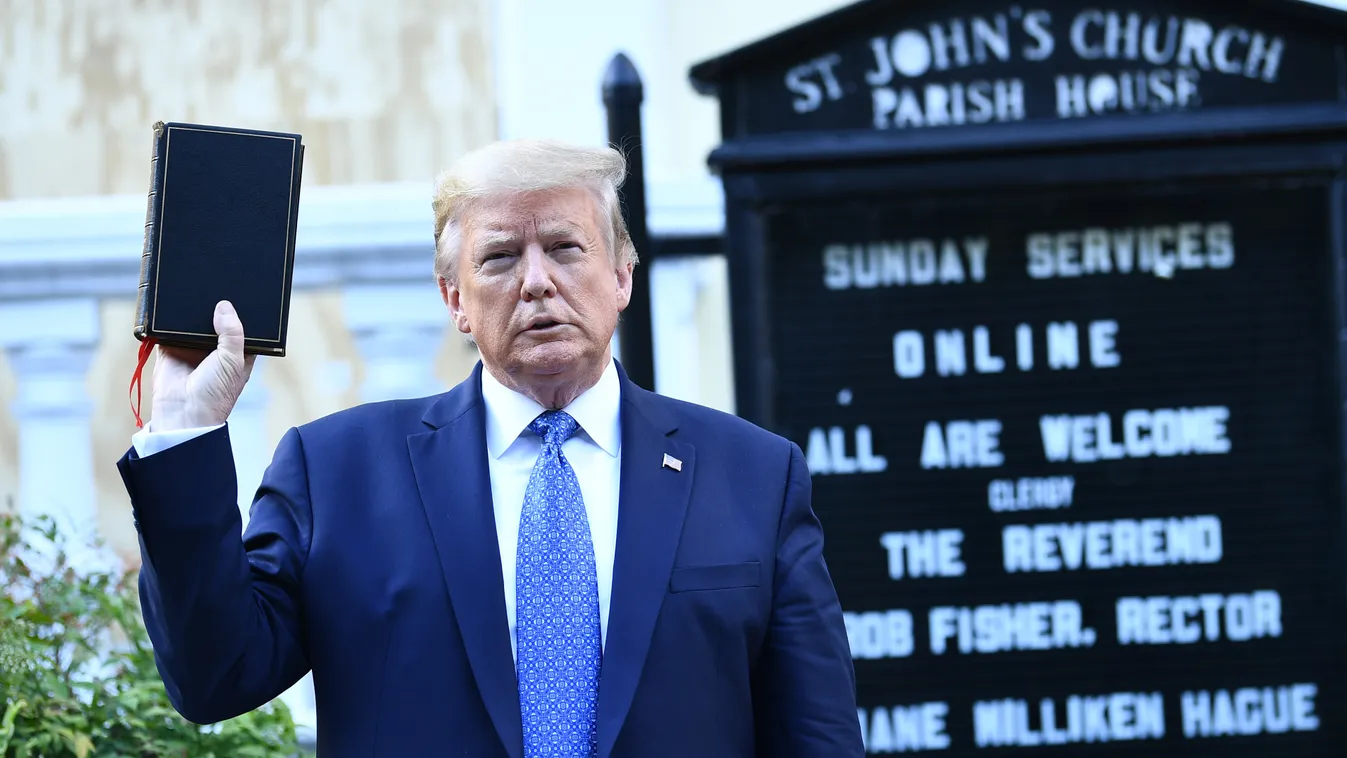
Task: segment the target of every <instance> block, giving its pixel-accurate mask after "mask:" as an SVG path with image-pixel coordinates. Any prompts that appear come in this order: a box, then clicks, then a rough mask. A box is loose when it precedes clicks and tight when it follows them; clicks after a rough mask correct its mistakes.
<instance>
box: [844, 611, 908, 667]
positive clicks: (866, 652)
mask: <svg viewBox="0 0 1347 758" xmlns="http://www.w3.org/2000/svg"><path fill="white" fill-rule="evenodd" d="M842 621H843V622H845V624H846V629H847V641H848V642H849V643H850V644H851V657H852V658H854V659H856V660H877V659H880V658H906V657H908V656H909V655H911V654H912V650H913V648H914V647H916V642H915V641H914V639H913V636H912V614H911V613H909V612H908V611H905V610H901V609H893V610H887V611H863V612H853V611H847V612H845V613H843V614H842Z"/></svg>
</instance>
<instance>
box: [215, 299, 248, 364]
mask: <svg viewBox="0 0 1347 758" xmlns="http://www.w3.org/2000/svg"><path fill="white" fill-rule="evenodd" d="M214 323H215V333H216V334H218V335H220V339H219V343H218V345H219V348H220V352H222V353H228V354H229V355H232V356H236V357H239V358H242V357H243V321H242V320H241V319H239V314H238V312H237V311H235V310H234V304H233V303H231V302H229V301H228V300H221V301H220V302H219V303H217V304H216V306H215V318H214Z"/></svg>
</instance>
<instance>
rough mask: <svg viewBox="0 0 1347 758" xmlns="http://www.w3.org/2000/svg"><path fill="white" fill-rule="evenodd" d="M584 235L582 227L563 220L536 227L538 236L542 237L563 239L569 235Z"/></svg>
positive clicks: (544, 223)
mask: <svg viewBox="0 0 1347 758" xmlns="http://www.w3.org/2000/svg"><path fill="white" fill-rule="evenodd" d="M584 233H585V230H584V228H583V227H582V226H580V225H579V224H577V223H574V222H572V221H566V220H564V219H558V220H555V221H544V222H542V223H541V224H539V225H538V234H540V235H541V236H543V237H565V236H569V235H583V234H584Z"/></svg>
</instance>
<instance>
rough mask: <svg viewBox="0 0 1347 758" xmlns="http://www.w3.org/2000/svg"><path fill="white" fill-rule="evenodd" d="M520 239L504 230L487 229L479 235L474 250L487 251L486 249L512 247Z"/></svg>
mask: <svg viewBox="0 0 1347 758" xmlns="http://www.w3.org/2000/svg"><path fill="white" fill-rule="evenodd" d="M516 239H518V238H517V237H516V236H515V234H514V233H513V232H508V231H505V230H504V229H487V230H485V231H483V232H482V233H480V234H478V235H477V239H476V240H474V244H473V248H474V249H476V250H485V249H486V248H491V247H499V246H504V245H510V244H513V243H514V242H515V240H516Z"/></svg>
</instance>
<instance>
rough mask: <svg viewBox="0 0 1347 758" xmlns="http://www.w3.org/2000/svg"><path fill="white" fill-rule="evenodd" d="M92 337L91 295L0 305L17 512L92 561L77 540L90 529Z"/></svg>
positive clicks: (93, 505) (94, 309)
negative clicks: (14, 385)
mask: <svg viewBox="0 0 1347 758" xmlns="http://www.w3.org/2000/svg"><path fill="white" fill-rule="evenodd" d="M98 338H99V312H98V302H97V301H96V300H94V299H92V298H87V299H86V298H71V299H49V300H11V301H4V302H0V349H3V350H4V351H5V353H6V356H7V357H8V359H9V364H10V366H11V367H13V370H14V373H15V376H16V378H17V380H18V392H17V396H16V398H15V401H14V404H13V406H12V408H11V410H12V412H13V414H14V418H15V420H16V421H17V423H18V433H19V512H20V514H21V516H22V517H23V518H24V519H25V520H31V519H34V518H37V517H39V516H50V517H52V518H53V519H54V520H55V521H56V523H57V524H58V525H59V526H60V527H61V529H62V530H63V532H64V534H65V536H66V537H67V538H70V539H73V540H75V542H73V543H72V558H79V557H81V556H83V557H86V558H92V557H93V553H87V554H86V553H85V552H84V551H82V550H80V549H79V545H81V544H87V541H88V540H90V539H92V538H94V537H96V536H97V534H98V530H97V520H98V510H97V494H96V491H95V487H94V461H93V439H92V434H91V429H90V420H91V415H92V399H91V398H90V397H89V393H88V390H87V387H86V382H87V375H88V371H89V364H90V362H91V361H92V359H93V354H94V349H95V347H96V345H97V343H98ZM104 558H107V556H106V555H104Z"/></svg>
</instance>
